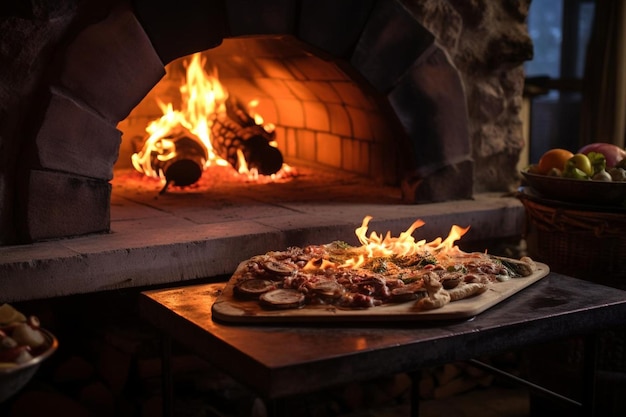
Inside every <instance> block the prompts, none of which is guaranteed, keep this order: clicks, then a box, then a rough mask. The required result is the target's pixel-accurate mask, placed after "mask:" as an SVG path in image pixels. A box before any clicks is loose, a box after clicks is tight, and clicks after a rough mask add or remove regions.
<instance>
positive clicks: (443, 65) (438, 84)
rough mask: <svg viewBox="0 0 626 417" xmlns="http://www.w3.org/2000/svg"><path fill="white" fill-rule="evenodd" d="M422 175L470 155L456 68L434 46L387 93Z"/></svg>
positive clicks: (424, 175) (461, 87) (463, 98)
mask: <svg viewBox="0 0 626 417" xmlns="http://www.w3.org/2000/svg"><path fill="white" fill-rule="evenodd" d="M388 99H389V103H390V104H391V107H392V108H393V109H394V110H395V113H396V115H397V116H398V119H399V121H400V123H401V124H402V126H403V127H404V130H405V132H406V133H407V135H408V136H409V139H410V142H411V147H412V151H413V158H414V160H415V165H416V173H417V174H418V175H419V176H420V177H421V178H425V177H427V176H429V175H430V174H431V173H433V172H434V171H437V170H439V169H441V168H443V167H445V166H447V165H451V164H454V163H456V162H458V161H462V160H464V159H468V158H469V156H470V154H471V149H470V139H469V131H468V130H469V128H468V115H467V108H466V103H465V92H464V89H463V85H462V82H461V79H460V76H459V74H458V73H457V71H456V69H455V68H454V67H453V66H452V64H450V62H449V61H448V59H447V57H446V55H445V54H444V52H443V51H441V49H439V48H438V47H436V46H433V47H432V48H431V49H430V50H429V51H428V53H426V54H424V55H423V56H422V57H421V58H420V60H419V62H417V63H416V64H415V65H413V66H412V67H411V70H410V71H409V72H408V73H407V74H406V76H405V77H403V78H402V79H401V80H400V81H399V82H398V84H397V85H396V86H395V88H394V89H393V90H392V91H391V92H390V93H389V95H388Z"/></svg>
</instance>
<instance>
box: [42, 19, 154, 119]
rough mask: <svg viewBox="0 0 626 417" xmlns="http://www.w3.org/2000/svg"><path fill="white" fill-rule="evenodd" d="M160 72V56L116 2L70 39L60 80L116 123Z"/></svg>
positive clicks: (79, 98)
mask: <svg viewBox="0 0 626 417" xmlns="http://www.w3.org/2000/svg"><path fill="white" fill-rule="evenodd" d="M164 74H165V69H164V68H163V64H162V62H161V59H160V58H159V56H158V55H157V54H156V52H155V51H154V48H153V47H152V44H151V42H150V39H149V38H148V36H147V35H146V34H145V32H144V31H143V28H142V27H141V25H140V24H139V22H138V21H137V19H136V18H135V16H134V15H133V13H132V11H131V10H129V9H126V8H123V7H120V8H118V9H115V10H114V11H113V12H111V14H110V15H109V16H108V17H107V18H106V19H104V20H102V21H100V22H98V23H95V24H93V25H91V26H88V27H86V28H85V29H84V30H83V31H82V32H80V33H79V34H78V35H77V36H76V38H75V39H73V41H72V42H71V44H70V45H69V46H68V47H67V50H66V51H65V58H64V63H63V67H62V68H61V71H60V75H59V79H58V83H59V84H60V85H61V86H62V87H64V88H66V89H67V90H68V91H70V92H71V93H72V94H73V95H74V96H75V97H76V99H77V100H79V101H83V102H85V103H87V104H88V105H89V106H91V107H92V108H94V109H95V110H96V111H97V112H98V113H100V114H102V115H103V116H104V117H106V118H107V119H108V120H109V121H110V122H112V123H117V122H119V121H120V120H122V119H124V118H125V117H126V116H127V115H128V114H129V113H130V111H131V110H132V109H133V108H134V107H135V106H136V105H137V104H138V103H139V102H140V101H141V100H142V99H143V97H144V96H145V95H146V94H147V93H148V92H149V91H150V89H152V87H153V86H154V85H155V84H156V83H157V82H158V81H159V79H161V77H163V75H164ZM53 83H54V81H53Z"/></svg>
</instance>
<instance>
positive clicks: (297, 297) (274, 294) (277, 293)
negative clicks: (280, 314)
mask: <svg viewBox="0 0 626 417" xmlns="http://www.w3.org/2000/svg"><path fill="white" fill-rule="evenodd" d="M304 299H305V297H304V294H302V293H301V292H300V291H298V290H294V289H291V288H279V289H276V290H272V291H268V292H266V293H263V294H261V296H260V297H259V301H260V303H261V305H262V306H264V307H267V308H272V309H280V310H286V309H292V308H300V307H302V306H303V305H304Z"/></svg>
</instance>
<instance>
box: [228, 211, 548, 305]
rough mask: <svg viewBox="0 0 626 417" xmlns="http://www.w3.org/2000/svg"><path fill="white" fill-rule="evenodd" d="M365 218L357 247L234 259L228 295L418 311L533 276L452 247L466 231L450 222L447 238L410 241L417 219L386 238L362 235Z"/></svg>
mask: <svg viewBox="0 0 626 417" xmlns="http://www.w3.org/2000/svg"><path fill="white" fill-rule="evenodd" d="M369 219H371V217H366V218H365V219H364V221H363V225H362V226H361V228H359V229H357V231H356V232H357V236H358V237H359V240H360V241H361V243H362V245H361V246H352V245H350V244H347V243H346V242H343V241H334V242H331V243H328V244H324V245H309V246H305V247H290V248H287V249H286V250H282V251H271V252H267V253H265V254H263V255H257V256H253V257H251V258H249V259H247V260H245V261H243V262H241V263H240V264H239V266H238V267H237V269H236V270H235V272H234V273H233V275H232V277H231V279H230V281H229V283H230V284H231V285H232V290H233V292H232V293H233V297H234V298H236V299H238V300H254V301H256V302H258V304H259V305H260V306H261V307H262V308H263V309H273V310H286V309H298V308H303V307H307V306H318V305H327V306H333V307H335V308H340V309H368V308H375V307H377V306H380V305H384V304H391V303H396V304H397V303H407V302H412V303H415V304H416V306H417V308H418V309H423V310H430V309H436V308H441V307H443V306H445V305H446V304H448V303H450V302H454V301H457V300H462V299H466V298H469V297H477V296H480V294H482V293H484V292H485V291H486V290H487V289H488V288H489V287H490V286H491V285H498V283H499V282H502V281H507V280H510V279H514V278H519V277H525V276H530V275H532V274H533V273H534V272H535V271H536V270H537V265H536V264H535V262H533V260H532V259H531V258H529V257H522V258H520V259H519V260H517V259H510V258H504V257H497V256H493V255H490V254H488V253H486V252H485V253H482V252H464V251H462V250H460V249H459V248H458V247H457V246H454V245H452V243H453V242H454V240H455V238H457V237H460V236H461V235H462V234H464V232H466V231H467V229H469V228H466V229H462V228H459V227H458V226H453V228H452V230H451V233H450V236H449V237H448V239H446V240H445V241H444V240H441V239H439V238H438V239H436V240H435V241H432V242H428V243H426V242H424V241H420V242H416V241H415V240H414V239H413V238H412V236H411V233H412V231H413V230H414V229H415V228H417V227H419V226H420V225H421V224H423V223H420V221H417V222H415V223H414V224H413V225H412V226H411V228H409V229H408V230H407V231H406V232H404V233H403V234H401V236H400V237H399V238H392V237H391V236H390V235H389V233H388V234H387V235H386V236H385V237H384V238H383V237H381V236H379V235H377V234H376V233H375V232H374V233H372V234H371V235H370V237H366V236H365V231H366V230H367V223H368V222H369Z"/></svg>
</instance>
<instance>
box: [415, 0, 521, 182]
mask: <svg viewBox="0 0 626 417" xmlns="http://www.w3.org/2000/svg"><path fill="white" fill-rule="evenodd" d="M530 3H531V0H499V1H489V0H471V1H468V0H405V4H406V5H407V7H408V8H409V9H410V10H411V12H412V13H413V14H414V15H415V16H416V17H417V18H418V20H419V21H420V22H421V23H422V24H423V25H424V26H425V27H426V28H427V29H429V30H430V31H431V32H432V33H433V34H434V35H435V37H436V38H437V42H438V43H439V44H440V45H441V46H442V47H443V49H445V50H446V51H447V53H448V54H449V56H450V57H451V60H452V62H453V63H454V64H455V65H456V67H457V68H458V69H459V71H460V73H461V76H462V78H463V83H464V86H465V91H466V96H467V102H468V111H469V129H470V136H471V142H472V157H473V159H474V162H475V178H474V185H475V188H474V190H475V191H476V192H482V191H508V190H511V189H512V188H515V187H516V186H517V185H518V177H519V173H518V171H517V162H518V160H519V156H520V152H521V150H522V148H523V147H524V138H523V136H522V120H521V117H520V115H521V110H522V93H523V88H524V68H523V63H524V62H525V61H527V60H530V59H532V57H533V45H532V41H531V39H530V36H529V34H528V28H527V26H526V18H527V16H528V9H529V7H530Z"/></svg>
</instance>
